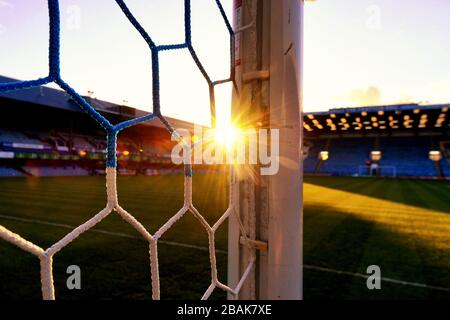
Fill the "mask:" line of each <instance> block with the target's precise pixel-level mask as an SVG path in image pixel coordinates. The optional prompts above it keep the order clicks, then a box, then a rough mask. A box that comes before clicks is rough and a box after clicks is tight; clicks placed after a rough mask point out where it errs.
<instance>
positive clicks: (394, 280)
mask: <svg viewBox="0 0 450 320" xmlns="http://www.w3.org/2000/svg"><path fill="white" fill-rule="evenodd" d="M303 268H305V269H310V270H314V271H322V272H328V273H334V274H340V275H346V276H352V277H359V278H364V279H368V278H369V277H370V276H369V275H367V274H363V273H354V272H348V271H342V270H336V269H330V268H324V267H318V266H312V265H307V264H304V265H303ZM380 280H381V281H384V282H390V283H395V284H401V285H404V286H411V287H417V288H424V289H432V290H439V291H445V292H450V288H445V287H438V286H431V285H428V284H425V283H417V282H409V281H403V280H397V279H392V278H385V277H381V278H380Z"/></svg>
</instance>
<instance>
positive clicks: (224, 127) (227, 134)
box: [214, 123, 240, 150]
mask: <svg viewBox="0 0 450 320" xmlns="http://www.w3.org/2000/svg"><path fill="white" fill-rule="evenodd" d="M214 130H215V131H214V139H215V142H216V143H217V144H218V145H220V146H223V147H225V148H226V149H227V150H230V149H232V148H233V147H234V146H235V145H236V143H237V142H238V140H239V137H240V130H239V129H238V128H237V127H235V126H233V125H232V124H229V123H222V124H218V125H217V127H216V128H215V129H214Z"/></svg>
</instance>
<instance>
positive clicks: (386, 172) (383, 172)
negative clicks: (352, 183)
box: [358, 166, 397, 178]
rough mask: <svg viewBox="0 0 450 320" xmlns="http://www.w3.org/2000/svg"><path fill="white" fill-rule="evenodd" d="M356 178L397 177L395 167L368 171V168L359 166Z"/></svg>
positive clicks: (378, 167) (380, 167) (379, 167)
mask: <svg viewBox="0 0 450 320" xmlns="http://www.w3.org/2000/svg"><path fill="white" fill-rule="evenodd" d="M358 176H360V177H370V176H374V177H392V178H395V177H397V167H396V166H377V167H376V169H374V170H372V171H371V169H370V166H359V167H358Z"/></svg>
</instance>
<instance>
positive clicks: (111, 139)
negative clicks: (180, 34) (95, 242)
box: [0, 0, 255, 300]
mask: <svg viewBox="0 0 450 320" xmlns="http://www.w3.org/2000/svg"><path fill="white" fill-rule="evenodd" d="M215 2H216V4H217V9H218V10H219V12H220V14H221V16H222V18H223V22H224V23H225V25H226V27H227V29H228V32H229V36H230V56H231V61H230V76H229V78H228V79H222V80H217V81H213V80H212V79H211V78H210V76H209V75H208V73H207V71H206V70H205V68H204V67H203V65H202V63H201V61H200V59H199V58H198V56H197V54H196V52H195V49H194V46H193V43H192V40H191V39H192V38H191V10H190V6H191V3H190V0H184V29H185V30H184V31H185V42H184V43H180V44H169V45H157V44H156V43H154V42H153V40H152V38H151V36H150V35H149V33H147V31H146V30H145V29H144V28H143V27H142V26H141V24H140V23H139V22H138V20H137V19H136V18H135V17H134V16H133V14H132V13H131V11H130V10H129V9H128V7H127V5H126V4H125V2H124V1H122V0H116V3H117V5H119V7H120V8H121V10H122V11H123V13H124V14H125V15H126V17H127V18H128V20H129V22H130V23H131V24H132V26H133V27H134V28H135V29H136V30H137V31H138V32H139V34H140V35H141V36H142V38H143V39H144V41H145V42H146V43H147V44H148V46H149V49H150V53H151V61H152V85H153V93H152V94H153V113H148V114H146V115H144V116H142V117H139V118H135V119H132V120H127V121H124V122H121V123H118V124H115V125H114V124H111V123H110V122H109V121H108V120H107V119H106V118H105V117H103V116H102V115H101V114H100V113H98V112H97V111H96V110H95V109H94V108H93V107H92V106H91V105H90V104H89V103H88V102H87V101H86V100H85V99H84V98H83V97H82V96H81V95H80V94H78V93H77V92H76V91H75V90H74V89H73V88H72V87H71V86H70V85H69V84H68V83H66V82H65V81H64V80H63V78H62V77H61V73H60V59H59V57H60V13H59V1H58V0H48V12H49V17H50V19H49V20H50V39H49V74H48V76H46V77H44V78H39V79H36V80H28V81H15V82H7V83H0V92H6V91H13V90H21V89H27V88H31V87H37V86H42V85H45V84H49V83H52V82H53V83H56V84H57V85H59V87H61V89H63V90H64V91H65V92H66V93H67V94H69V95H70V97H71V98H72V99H73V100H74V101H75V102H76V103H77V105H78V107H79V108H80V109H81V110H82V111H84V112H86V113H87V114H88V115H89V116H91V117H92V118H93V119H95V120H96V121H97V122H98V123H99V125H100V126H101V127H102V128H103V129H104V130H105V131H106V136H107V161H106V191H107V204H106V207H105V208H104V209H103V210H101V211H100V212H99V213H97V214H96V215H94V216H93V217H92V218H91V219H89V220H88V221H86V222H85V223H83V224H82V225H80V226H78V227H76V228H75V229H74V230H72V231H71V232H69V233H68V234H67V235H66V236H64V237H63V238H62V239H61V240H59V241H57V242H56V243H54V244H53V245H52V246H50V247H49V248H47V249H43V248H41V247H39V246H37V245H35V244H33V243H32V242H30V241H28V240H26V239H24V238H22V237H21V236H20V235H18V234H16V233H14V232H11V231H9V230H8V229H6V228H5V227H3V226H1V225H0V237H1V238H3V239H4V240H6V241H8V242H10V243H12V244H14V245H16V246H17V247H19V248H21V249H22V250H25V251H27V252H29V253H31V254H33V255H35V256H37V257H38V258H39V260H40V269H41V270H40V275H41V287H42V296H43V299H46V300H51V299H55V290H54V283H53V272H52V261H53V256H54V255H55V253H57V252H58V251H60V250H61V249H63V248H64V247H65V246H66V245H68V244H69V243H71V242H72V241H73V240H75V239H76V238H77V237H78V236H79V235H80V234H82V233H84V232H85V231H87V230H89V229H91V228H92V227H94V226H95V225H96V224H97V223H99V222H100V221H101V220H103V219H104V218H106V217H107V216H108V215H109V214H110V213H111V212H113V211H115V212H117V213H118V214H119V215H120V216H121V217H122V218H123V219H124V220H125V221H126V222H128V223H129V224H130V225H131V226H132V227H134V228H135V229H136V230H137V231H138V232H139V233H140V235H141V236H142V237H143V238H144V239H145V240H146V241H148V243H149V248H150V273H151V287H152V298H153V299H159V298H160V279H159V271H158V239H160V238H161V236H162V235H163V234H164V233H165V232H166V231H167V230H169V229H170V228H171V227H172V226H173V224H174V223H175V222H176V221H178V220H179V219H180V218H181V217H183V216H184V215H185V214H186V213H188V212H190V213H191V214H193V215H194V217H195V218H196V219H198V220H199V221H200V223H201V224H202V226H203V227H204V228H205V230H206V231H207V233H208V242H209V256H210V264H211V284H210V286H209V287H208V288H207V289H206V291H205V293H204V295H203V297H202V299H207V298H208V297H209V296H210V295H211V293H212V292H213V290H214V289H215V288H220V289H222V290H225V291H227V292H228V293H230V294H231V296H232V297H237V295H238V293H239V291H240V289H241V287H242V285H243V283H244V281H245V279H246V278H247V276H248V275H249V274H250V272H251V270H252V268H253V267H254V262H255V254H254V251H253V250H252V252H253V254H252V255H251V259H250V260H249V264H248V266H247V268H245V270H244V272H243V273H242V276H241V278H240V281H239V282H238V284H237V285H236V287H234V288H231V287H229V286H227V285H225V284H223V283H221V282H220V281H219V279H218V275H217V266H216V252H215V243H214V242H215V232H216V230H217V229H218V228H219V226H220V225H222V224H223V223H224V222H225V221H226V220H227V218H228V217H229V216H230V215H232V214H233V215H236V217H237V218H238V221H239V227H240V232H241V236H242V237H244V239H246V238H247V232H246V230H245V228H244V226H243V223H242V221H241V220H240V218H239V217H238V213H237V210H235V206H234V201H235V199H236V198H237V197H236V192H237V188H236V178H235V174H234V170H233V169H231V170H230V179H229V180H230V195H229V196H230V197H229V205H228V208H227V210H226V211H225V213H224V214H223V215H222V216H221V217H220V218H219V219H218V220H217V222H216V223H215V224H214V225H212V226H211V225H210V224H209V223H208V222H207V221H206V220H205V218H204V217H203V216H202V214H201V213H200V212H199V211H198V210H197V209H196V208H195V207H194V205H193V203H192V167H191V164H187V163H185V165H184V168H185V170H184V175H185V182H184V205H183V207H182V208H181V209H180V210H179V211H178V212H177V213H175V215H173V216H172V217H171V218H170V219H169V220H168V221H166V223H165V224H164V225H162V226H161V227H160V228H159V230H158V231H156V233H154V234H150V233H149V232H148V231H147V229H146V228H145V227H144V226H143V225H142V224H141V223H140V222H139V221H138V220H137V219H136V218H134V217H133V215H131V214H130V213H128V212H127V211H126V210H125V209H123V208H122V207H121V206H120V205H119V201H118V196H117V185H116V168H117V158H116V147H117V135H118V133H119V132H120V131H121V130H123V129H126V128H128V127H131V126H134V125H137V124H139V123H142V122H145V121H152V120H156V119H158V120H159V121H161V123H162V124H163V125H164V126H165V128H166V129H167V130H168V131H169V132H170V133H171V134H172V135H173V136H175V137H177V138H178V139H180V141H181V139H182V138H181V136H180V135H179V134H178V133H177V131H176V130H175V128H174V127H172V126H171V124H170V123H169V121H168V120H167V119H166V118H165V117H164V116H163V115H162V114H161V106H160V89H159V83H160V81H159V79H160V77H159V56H160V54H161V53H162V52H163V51H168V50H179V49H187V50H188V51H189V52H190V55H191V57H192V59H193V61H194V62H195V64H196V65H197V67H198V69H199V70H200V72H201V73H202V75H203V77H204V78H205V80H206V81H207V83H208V86H209V92H210V107H211V115H212V118H213V124H214V117H215V98H214V88H215V86H216V85H219V84H223V83H227V82H232V83H233V85H234V87H235V89H236V82H235V73H234V70H235V58H234V52H235V33H234V31H233V29H232V27H231V24H230V22H229V20H228V18H227V16H226V14H225V11H224V9H223V6H222V4H221V2H220V1H219V0H216V1H215ZM244 242H245V241H244Z"/></svg>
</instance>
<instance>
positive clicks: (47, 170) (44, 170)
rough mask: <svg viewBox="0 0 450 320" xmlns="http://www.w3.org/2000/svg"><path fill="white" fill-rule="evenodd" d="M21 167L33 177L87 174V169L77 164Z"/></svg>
mask: <svg viewBox="0 0 450 320" xmlns="http://www.w3.org/2000/svg"><path fill="white" fill-rule="evenodd" d="M23 169H24V170H25V171H26V172H28V173H29V174H30V175H32V176H35V177H55V176H60V177H64V176H87V175H89V171H88V170H86V169H83V168H81V167H79V166H74V165H72V166H60V167H46V166H39V167H36V166H24V167H23Z"/></svg>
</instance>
